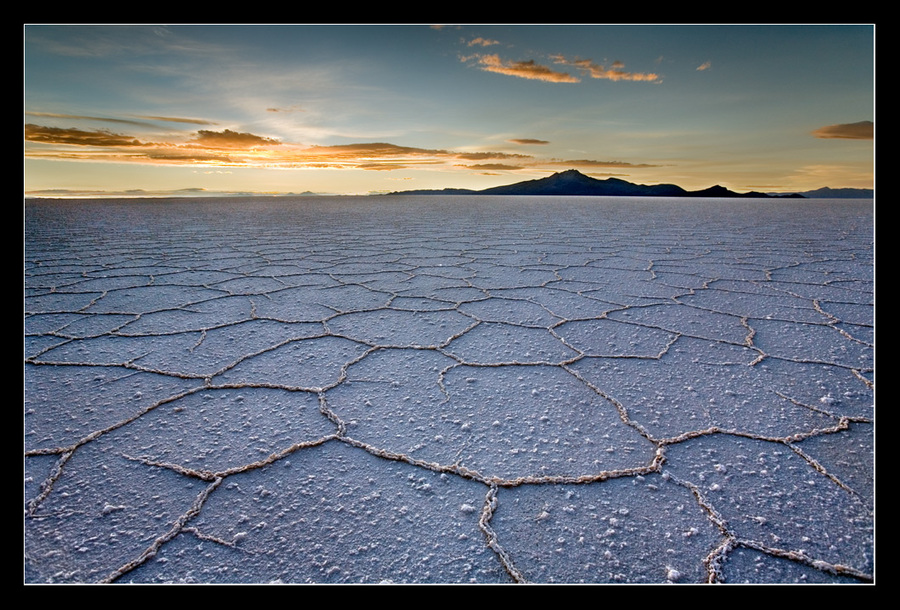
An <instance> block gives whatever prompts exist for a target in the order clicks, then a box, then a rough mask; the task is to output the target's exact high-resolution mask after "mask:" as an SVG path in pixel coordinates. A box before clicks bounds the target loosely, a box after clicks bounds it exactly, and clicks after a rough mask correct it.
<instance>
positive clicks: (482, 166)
mask: <svg viewBox="0 0 900 610" xmlns="http://www.w3.org/2000/svg"><path fill="white" fill-rule="evenodd" d="M459 167H465V168H468V169H478V170H494V171H497V170H503V171H511V170H517V169H524V166H522V165H507V164H505V163H476V164H475V165H460V166H459Z"/></svg>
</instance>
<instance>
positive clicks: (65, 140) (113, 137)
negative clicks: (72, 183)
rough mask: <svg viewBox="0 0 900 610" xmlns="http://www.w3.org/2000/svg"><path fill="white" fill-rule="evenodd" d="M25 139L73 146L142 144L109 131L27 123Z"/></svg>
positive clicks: (129, 137)
mask: <svg viewBox="0 0 900 610" xmlns="http://www.w3.org/2000/svg"><path fill="white" fill-rule="evenodd" d="M25 139H26V140H28V141H29V142H41V143H44V144H69V145H73V146H104V147H121V146H129V147H130V146H143V143H142V142H140V141H139V140H136V139H134V138H132V137H131V136H124V135H120V134H117V133H112V132H110V131H104V130H100V131H85V130H83V129H75V128H63V127H44V126H42V125H35V124H33V123H28V124H26V125H25Z"/></svg>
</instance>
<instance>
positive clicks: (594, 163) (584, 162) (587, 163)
mask: <svg viewBox="0 0 900 610" xmlns="http://www.w3.org/2000/svg"><path fill="white" fill-rule="evenodd" d="M548 165H558V166H566V167H615V168H645V167H660V166H659V165H652V164H649V163H629V162H627V161H598V160H595V159H567V160H563V161H549V162H548Z"/></svg>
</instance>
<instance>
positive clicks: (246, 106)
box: [24, 25, 875, 196]
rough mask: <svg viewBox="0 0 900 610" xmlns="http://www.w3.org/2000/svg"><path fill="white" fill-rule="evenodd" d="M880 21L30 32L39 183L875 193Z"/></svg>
mask: <svg viewBox="0 0 900 610" xmlns="http://www.w3.org/2000/svg"><path fill="white" fill-rule="evenodd" d="M874 35H875V32H874V27H873V26H866V25H863V26H856V25H854V26H846V25H834V26H827V25H826V26H821V25H816V26H728V25H723V26H586V25H584V26H583V25H573V26H556V25H554V26H549V25H548V26H538V25H531V26H500V25H463V26H440V27H438V26H430V25H393V26H392V25H356V26H320V25H298V26H224V25H221V26H178V25H175V26H147V25H141V26H102V25H101V26H66V25H62V26H45V25H26V26H25V27H24V51H25V58H24V59H25V61H24V89H25V95H24V114H25V116H24V139H25V144H24V153H25V162H24V175H25V194H26V196H119V195H122V194H123V193H125V192H128V193H135V192H137V193H139V194H153V195H166V194H173V195H181V194H184V193H186V192H190V193H194V194H198V193H206V194H229V193H277V194H282V193H283V194H288V193H301V192H316V193H322V194H331V193H334V194H367V193H377V192H388V191H394V190H408V189H414V188H444V187H458V188H474V189H482V188H488V187H492V186H497V185H501V184H510V183H513V182H518V181H522V180H530V179H534V178H540V177H544V176H547V175H549V174H551V173H553V172H556V171H561V170H564V169H570V168H572V169H578V170H579V171H582V172H584V173H586V174H589V175H591V176H593V177H598V178H603V177H608V176H616V177H621V178H624V179H627V180H629V181H631V182H636V183H642V184H657V183H676V184H679V185H680V186H682V187H685V188H688V189H701V188H706V187H708V186H712V185H714V184H720V185H723V186H725V187H727V188H730V189H733V190H736V191H749V190H758V191H772V192H790V191H802V190H811V189H815V188H820V187H823V186H829V187H832V188H838V187H856V188H872V187H873V182H874ZM837 75H839V78H837V77H836V76H837ZM822 168H830V169H829V170H828V171H825V172H823V171H822Z"/></svg>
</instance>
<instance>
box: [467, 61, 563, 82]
mask: <svg viewBox="0 0 900 610" xmlns="http://www.w3.org/2000/svg"><path fill="white" fill-rule="evenodd" d="M469 59H474V60H475V61H477V63H478V64H479V66H480V67H481V69H482V70H484V71H485V72H496V73H497V74H506V75H507V76H516V77H518V78H527V79H530V80H540V81H545V82H550V83H577V82H580V80H581V79H579V78H578V77H576V76H572V75H571V74H568V73H566V72H557V71H556V70H553V69H551V68H548V67H547V66H542V65H540V64H538V63H536V62H535V61H534V60H533V59H529V60H528V61H504V60H502V59H500V56H499V55H496V54H492V55H475V56H472V57H466V58H463V61H467V60H469Z"/></svg>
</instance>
